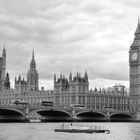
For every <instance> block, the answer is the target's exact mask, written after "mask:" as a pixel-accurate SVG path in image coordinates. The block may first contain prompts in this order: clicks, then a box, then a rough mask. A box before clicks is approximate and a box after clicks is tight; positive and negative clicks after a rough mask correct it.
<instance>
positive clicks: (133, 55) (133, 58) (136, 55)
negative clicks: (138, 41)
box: [131, 53, 138, 61]
mask: <svg viewBox="0 0 140 140" xmlns="http://www.w3.org/2000/svg"><path fill="white" fill-rule="evenodd" d="M137 59H138V53H132V55H131V60H132V61H136V60H137Z"/></svg>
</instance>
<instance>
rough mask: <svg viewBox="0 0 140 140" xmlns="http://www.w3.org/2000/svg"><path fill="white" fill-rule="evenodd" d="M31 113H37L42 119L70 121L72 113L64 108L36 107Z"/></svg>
mask: <svg viewBox="0 0 140 140" xmlns="http://www.w3.org/2000/svg"><path fill="white" fill-rule="evenodd" d="M31 113H38V114H39V115H41V116H42V121H56V122H57V121H71V120H72V115H71V114H70V113H69V112H67V111H65V110H57V109H38V110H34V111H32V112H30V114H31Z"/></svg>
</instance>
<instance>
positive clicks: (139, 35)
mask: <svg viewBox="0 0 140 140" xmlns="http://www.w3.org/2000/svg"><path fill="white" fill-rule="evenodd" d="M129 67H130V97H131V109H132V110H133V112H135V113H136V112H140V106H139V104H140V23H139V21H138V25H137V28H136V31H135V37H134V41H133V43H132V45H131V46H130V51H129Z"/></svg>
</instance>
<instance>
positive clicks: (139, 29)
mask: <svg viewBox="0 0 140 140" xmlns="http://www.w3.org/2000/svg"><path fill="white" fill-rule="evenodd" d="M136 34H140V21H139V19H138V25H137V28H136V31H135V35H136Z"/></svg>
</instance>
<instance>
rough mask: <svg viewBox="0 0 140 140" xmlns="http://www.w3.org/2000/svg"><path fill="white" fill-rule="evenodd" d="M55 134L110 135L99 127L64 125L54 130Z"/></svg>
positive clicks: (106, 130) (108, 131)
mask: <svg viewBox="0 0 140 140" xmlns="http://www.w3.org/2000/svg"><path fill="white" fill-rule="evenodd" d="M54 131H55V132H67V133H106V134H110V130H108V129H103V128H101V127H97V126H95V127H92V126H80V125H70V126H69V125H64V124H62V125H61V127H60V128H58V129H55V130H54Z"/></svg>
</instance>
